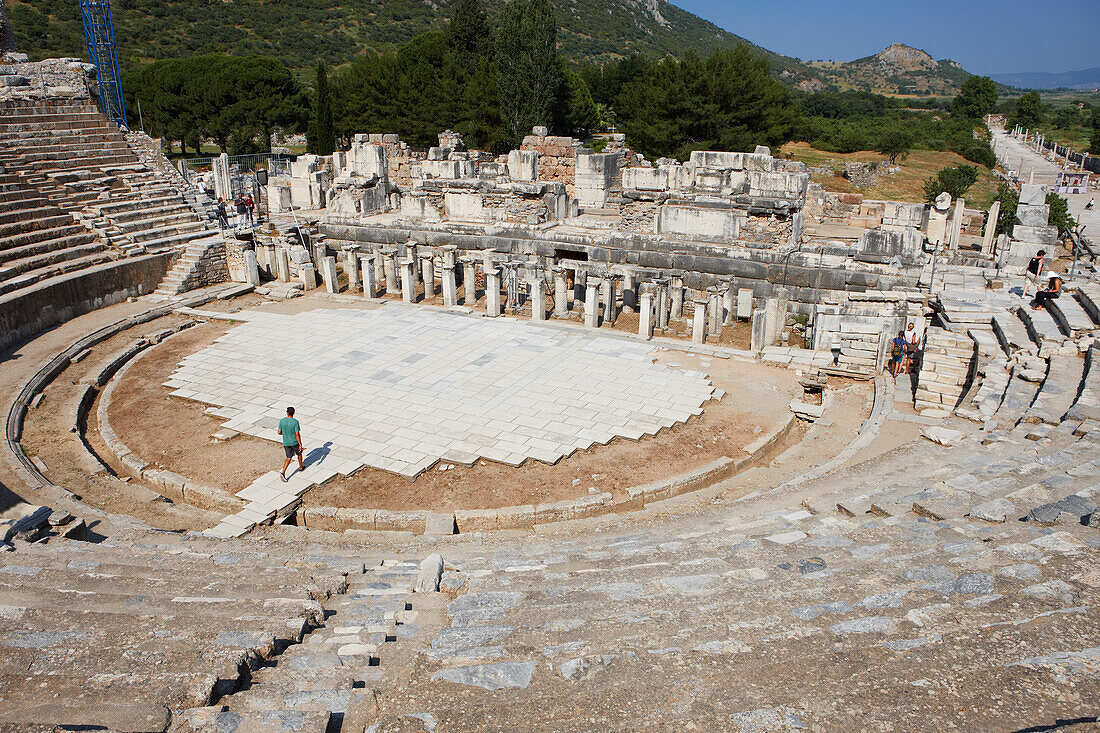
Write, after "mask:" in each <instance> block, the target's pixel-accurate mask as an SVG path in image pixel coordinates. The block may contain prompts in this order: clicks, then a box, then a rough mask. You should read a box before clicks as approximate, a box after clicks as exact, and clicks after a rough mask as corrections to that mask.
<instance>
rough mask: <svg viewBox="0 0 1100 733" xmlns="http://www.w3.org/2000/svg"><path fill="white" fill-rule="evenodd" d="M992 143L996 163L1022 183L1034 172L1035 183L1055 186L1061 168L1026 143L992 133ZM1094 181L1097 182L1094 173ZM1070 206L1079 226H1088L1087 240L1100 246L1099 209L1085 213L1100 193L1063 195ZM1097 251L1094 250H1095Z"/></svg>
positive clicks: (1008, 136) (998, 131)
mask: <svg viewBox="0 0 1100 733" xmlns="http://www.w3.org/2000/svg"><path fill="white" fill-rule="evenodd" d="M993 139H994V141H995V142H996V146H997V151H998V155H997V159H998V161H999V162H1000V163H1001V164H1002V165H1003V166H1005V167H1006V168H1011V169H1013V170H1015V171H1016V175H1017V176H1018V177H1019V179H1020V180H1021V181H1023V182H1024V183H1027V182H1028V180H1029V179H1030V176H1031V171H1033V170H1034V171H1035V182H1036V183H1039V184H1043V185H1047V186H1053V185H1054V181H1055V177H1056V175H1057V174H1058V171H1060V170H1062V167H1061V166H1060V165H1058V164H1056V163H1052V162H1051V161H1049V160H1047V159H1046V158H1044V157H1043V156H1041V155H1039V154H1038V153H1036V152H1035V151H1034V150H1032V149H1031V148H1029V147H1028V146H1027V145H1025V144H1024V143H1022V142H1020V141H1019V140H1017V139H1015V138H1013V137H1011V136H1010V135H1008V134H1006V133H1004V132H1002V131H1000V130H994V131H993ZM1092 175H1093V179H1094V180H1095V179H1096V178H1097V175H1096V174H1095V173H1094V174H1092ZM1060 195H1061V196H1062V198H1064V199H1066V201H1067V202H1068V203H1069V213H1070V214H1072V215H1073V218H1074V219H1076V220H1077V222H1078V223H1079V224H1083V225H1084V226H1085V232H1084V233H1085V237H1086V238H1087V239H1089V240H1090V241H1091V242H1095V243H1100V207H1095V208H1093V209H1092V211H1085V204H1087V203H1088V202H1089V199H1093V198H1098V197H1100V191H1097V190H1095V189H1089V193H1087V194H1084V193H1076V194H1060ZM1094 249H1095V246H1094Z"/></svg>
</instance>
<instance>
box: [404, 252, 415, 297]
mask: <svg viewBox="0 0 1100 733" xmlns="http://www.w3.org/2000/svg"><path fill="white" fill-rule="evenodd" d="M401 300H403V301H405V302H406V303H413V302H415V301H416V260H413V259H408V260H404V261H403V262H402V263H401Z"/></svg>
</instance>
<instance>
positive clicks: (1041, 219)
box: [1016, 204, 1050, 227]
mask: <svg viewBox="0 0 1100 733" xmlns="http://www.w3.org/2000/svg"><path fill="white" fill-rule="evenodd" d="M1049 220H1050V207H1049V206H1047V205H1046V204H1039V205H1027V204H1020V205H1019V206H1017V207H1016V224H1017V226H1018V225H1021V224H1022V225H1023V226H1027V227H1045V226H1047V222H1048V221H1049Z"/></svg>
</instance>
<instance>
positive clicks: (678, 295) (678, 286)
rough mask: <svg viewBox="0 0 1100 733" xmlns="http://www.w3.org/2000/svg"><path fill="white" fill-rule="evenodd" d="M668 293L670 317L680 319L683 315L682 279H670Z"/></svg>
mask: <svg viewBox="0 0 1100 733" xmlns="http://www.w3.org/2000/svg"><path fill="white" fill-rule="evenodd" d="M669 292H670V293H671V295H672V309H671V310H672V313H671V314H670V315H671V317H672V318H682V317H683V315H684V278H682V277H674V278H672V285H670V286H669Z"/></svg>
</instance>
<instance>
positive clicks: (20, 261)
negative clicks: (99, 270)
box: [0, 234, 107, 280]
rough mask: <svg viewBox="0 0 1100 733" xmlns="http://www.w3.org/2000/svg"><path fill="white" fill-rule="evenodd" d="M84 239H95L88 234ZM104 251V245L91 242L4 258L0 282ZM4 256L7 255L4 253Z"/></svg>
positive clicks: (105, 247)
mask: <svg viewBox="0 0 1100 733" xmlns="http://www.w3.org/2000/svg"><path fill="white" fill-rule="evenodd" d="M85 239H86V240H94V239H95V237H94V236H92V235H91V234H89V235H88V236H86V237H85ZM20 249H23V248H20ZM105 249H107V245H106V244H105V243H103V242H94V241H93V242H90V243H88V244H72V245H69V246H65V247H59V248H57V249H53V250H50V251H47V252H42V253H40V254H35V255H28V256H26V257H21V258H12V259H10V260H8V259H7V258H5V260H6V261H5V262H4V263H3V272H0V280H7V279H10V278H12V277H15V276H16V275H22V274H23V273H26V272H31V271H33V270H39V269H41V268H43V267H49V266H50V265H56V264H57V263H59V262H67V261H69V260H78V259H80V258H82V257H87V256H89V255H93V254H95V253H96V252H102V251H103V250H105ZM4 254H8V253H7V252H5V253H4Z"/></svg>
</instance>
